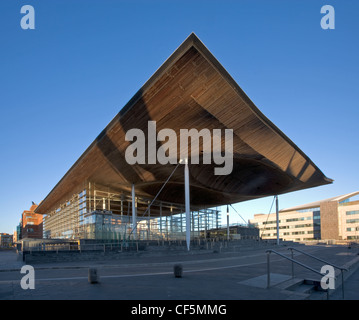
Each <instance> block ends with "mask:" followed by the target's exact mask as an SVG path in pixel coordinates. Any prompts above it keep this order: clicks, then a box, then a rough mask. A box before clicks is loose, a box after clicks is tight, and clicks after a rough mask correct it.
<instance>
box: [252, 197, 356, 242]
mask: <svg viewBox="0 0 359 320" xmlns="http://www.w3.org/2000/svg"><path fill="white" fill-rule="evenodd" d="M358 194H359V191H356V192H352V193H348V194H345V195H341V196H338V197H333V198H329V199H324V200H320V201H316V202H311V203H307V204H304V205H299V206H296V207H292V208H287V209H283V210H280V211H279V238H280V239H282V240H292V241H305V240H357V239H359V201H351V198H352V197H355V196H356V195H358ZM250 223H251V224H253V225H255V226H256V227H257V228H259V230H260V236H261V238H262V239H276V238H277V221H276V214H275V213H271V214H269V215H268V214H255V215H254V218H253V219H251V220H250Z"/></svg>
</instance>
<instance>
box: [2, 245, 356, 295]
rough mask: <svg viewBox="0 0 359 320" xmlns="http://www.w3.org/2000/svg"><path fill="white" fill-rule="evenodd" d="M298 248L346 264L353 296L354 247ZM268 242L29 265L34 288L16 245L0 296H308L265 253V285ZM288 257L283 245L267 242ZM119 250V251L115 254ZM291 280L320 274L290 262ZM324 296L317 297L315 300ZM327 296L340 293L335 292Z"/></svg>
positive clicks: (6, 259) (5, 262)
mask: <svg viewBox="0 0 359 320" xmlns="http://www.w3.org/2000/svg"><path fill="white" fill-rule="evenodd" d="M297 248H299V249H300V250H302V251H304V252H306V253H309V254H311V255H314V256H316V257H318V258H321V259H323V260H325V261H328V262H331V263H333V264H336V265H338V266H350V268H349V269H350V270H349V272H350V273H348V274H346V275H345V277H346V281H345V299H346V300H353V299H358V298H359V294H358V292H357V290H356V288H357V287H358V283H359V271H357V272H355V270H356V267H357V265H358V263H356V262H357V261H358V257H359V256H358V252H359V249H358V248H348V247H347V246H334V245H311V246H304V245H298V246H297ZM268 249H269V248H268V247H259V248H254V249H252V250H239V252H222V253H218V252H206V253H202V254H199V253H193V252H192V253H191V252H190V253H189V254H186V255H175V254H172V255H161V256H159V255H153V254H152V255H151V254H147V255H146V254H142V255H134V256H126V257H123V258H120V259H117V260H107V261H81V262H66V263H65V262H58V263H41V264H40V263H38V264H32V266H33V267H34V270H35V289H27V290H24V289H22V288H21V285H20V280H21V278H22V277H23V276H24V274H21V273H20V269H21V267H22V266H23V265H24V262H22V261H20V260H19V259H18V256H17V254H16V252H15V251H0V299H1V300H29V299H30V300H288V299H289V300H302V299H310V298H311V296H309V295H303V293H301V292H298V291H295V290H293V291H291V290H283V286H282V287H281V286H280V284H281V283H283V282H284V281H286V280H289V279H290V278H291V262H290V261H288V260H286V259H285V258H283V257H281V256H279V255H276V254H274V253H272V254H271V257H270V259H271V264H270V268H271V269H270V272H271V287H270V288H267V253H266V250H268ZM273 249H275V250H276V251H277V252H279V253H282V254H284V255H286V256H288V257H290V252H289V250H288V247H287V246H273ZM119 254H120V253H119ZM295 259H297V260H298V261H300V262H301V263H303V264H306V265H309V266H311V267H312V268H314V269H316V270H320V268H321V267H322V266H323V263H322V262H319V261H316V260H313V259H311V258H310V257H307V256H305V255H303V254H300V253H296V255H295ZM176 264H181V265H182V267H183V276H182V277H181V278H176V277H174V273H173V267H174V265H176ZM89 267H94V268H96V269H97V271H98V274H99V283H96V284H90V283H89V281H88V270H89ZM294 272H295V277H296V278H310V279H313V278H317V279H319V278H318V275H316V274H315V273H313V272H311V271H310V270H306V269H304V268H302V267H301V266H298V265H296V266H295V269H294ZM324 298H326V297H325V296H323V295H322V296H320V299H324ZM330 299H338V300H340V299H342V290H341V289H340V288H338V289H337V290H335V291H334V290H333V291H332V292H331V295H330Z"/></svg>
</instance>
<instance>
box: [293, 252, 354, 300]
mask: <svg viewBox="0 0 359 320" xmlns="http://www.w3.org/2000/svg"><path fill="white" fill-rule="evenodd" d="M288 250H290V251H291V257H292V260H294V259H293V258H294V253H293V251H297V252H300V253H301V254H304V255H306V256H308V257H310V258H312V259H315V260H317V261H320V262H323V263H325V264H327V265H329V266H332V267H333V268H336V269H339V270H340V274H341V278H342V297H343V300H344V271H348V269H347V268H343V267H339V266H337V265H335V264H333V263H331V262H328V261H325V260H323V259H320V258H318V257H315V256H313V255H311V254H309V253H306V252H304V251H302V250H299V249H296V248H293V247H289V248H288ZM292 277H294V264H293V262H292Z"/></svg>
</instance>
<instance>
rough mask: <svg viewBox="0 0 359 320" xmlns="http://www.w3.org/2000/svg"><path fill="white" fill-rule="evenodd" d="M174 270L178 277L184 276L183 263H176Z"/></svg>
mask: <svg viewBox="0 0 359 320" xmlns="http://www.w3.org/2000/svg"><path fill="white" fill-rule="evenodd" d="M173 272H174V275H175V277H176V278H182V272H183V267H182V265H181V264H175V266H174V267H173Z"/></svg>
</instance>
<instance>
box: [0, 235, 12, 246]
mask: <svg viewBox="0 0 359 320" xmlns="http://www.w3.org/2000/svg"><path fill="white" fill-rule="evenodd" d="M12 238H13V235H12V234H8V233H0V247H1V248H10V247H12V244H13V241H12Z"/></svg>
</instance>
